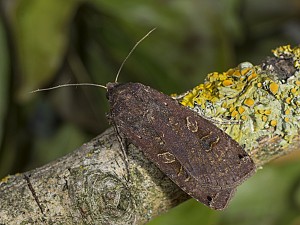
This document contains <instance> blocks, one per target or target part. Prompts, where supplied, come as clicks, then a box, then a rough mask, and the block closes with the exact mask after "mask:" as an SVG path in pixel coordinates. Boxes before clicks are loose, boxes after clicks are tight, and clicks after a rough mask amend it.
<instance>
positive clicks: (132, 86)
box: [107, 83, 255, 210]
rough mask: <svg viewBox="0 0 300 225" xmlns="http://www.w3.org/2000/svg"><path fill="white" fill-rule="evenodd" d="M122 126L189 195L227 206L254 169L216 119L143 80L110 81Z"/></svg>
mask: <svg viewBox="0 0 300 225" xmlns="http://www.w3.org/2000/svg"><path fill="white" fill-rule="evenodd" d="M107 96H108V101H109V105H110V117H111V118H112V120H113V122H114V124H115V125H116V127H117V129H118V131H120V133H121V134H122V135H124V137H126V139H128V140H129V141H130V142H131V143H132V144H134V145H135V146H137V147H138V148H139V149H140V150H141V151H143V153H144V154H145V156H146V157H147V158H148V159H149V160H151V161H152V162H153V163H154V164H155V165H156V166H157V167H158V168H159V169H160V170H161V171H162V172H164V173H165V174H166V175H167V176H168V177H169V178H170V179H171V180H172V181H173V182H174V183H175V184H177V185H178V186H179V187H180V188H181V189H182V190H184V191H185V192H186V193H187V194H189V195H190V196H192V197H193V198H195V199H197V200H198V201H200V202H202V203H204V204H205V205H207V206H209V207H210V208H212V209H219V210H221V209H224V208H225V207H226V206H227V204H228V202H229V200H230V199H231V197H232V195H233V193H234V192H235V190H236V187H237V186H238V185H239V184H241V183H242V182H243V181H244V180H245V179H246V178H248V177H249V176H251V175H252V174H253V173H254V171H255V165H254V163H253V161H252V159H251V158H250V156H249V155H248V154H247V153H246V152H245V151H244V150H243V148H242V147H241V146H240V145H239V144H238V143H237V142H236V141H234V140H233V139H232V138H231V137H230V136H228V135H227V134H226V133H225V132H223V131H222V130H221V129H219V128H218V127H217V126H215V125H214V124H213V123H212V122H210V121H208V120H206V119H204V118H203V117H201V116H200V115H198V114H197V113H196V112H194V111H192V110H190V109H188V108H186V107H184V106H182V105H180V104H179V103H178V102H177V101H176V100H174V99H172V98H171V97H169V96H167V95H165V94H163V93H161V92H159V91H157V90H155V89H153V88H150V87H148V86H145V85H143V84H140V83H125V84H118V83H108V84H107Z"/></svg>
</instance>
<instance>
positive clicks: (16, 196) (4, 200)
mask: <svg viewBox="0 0 300 225" xmlns="http://www.w3.org/2000/svg"><path fill="white" fill-rule="evenodd" d="M296 50H297V49H294V50H291V52H292V53H293V54H294V55H296V53H295V51H296ZM297 51H298V50H297ZM288 53H289V50H286V49H284V51H283V53H282V54H283V57H282V55H280V52H279V53H278V52H277V54H278V56H276V52H275V56H276V57H277V58H271V59H267V60H266V61H265V62H264V63H263V64H262V65H260V66H256V67H253V66H250V67H249V65H250V64H247V65H248V67H243V66H245V64H241V65H240V66H239V67H237V68H235V69H233V71H232V70H229V71H227V72H226V73H223V74H221V75H220V74H219V75H218V76H215V74H214V73H213V74H210V75H208V77H207V80H206V83H205V84H204V86H203V85H202V86H201V85H199V86H197V87H196V88H195V89H194V90H192V91H191V92H188V93H185V94H183V95H181V96H178V97H177V99H178V100H179V101H181V103H182V104H183V105H186V106H187V107H190V108H191V109H192V110H196V111H198V112H199V113H200V114H202V115H203V116H205V117H207V118H208V119H210V120H212V121H213V122H214V123H215V124H216V125H217V126H219V127H221V128H222V129H223V130H225V131H226V132H227V133H228V134H229V135H230V136H231V137H232V138H234V139H235V140H236V141H238V142H239V143H240V144H241V145H242V146H243V147H244V148H245V150H246V151H247V152H248V153H249V155H250V156H251V157H252V158H253V160H254V162H255V164H256V165H257V166H258V167H259V166H262V165H264V164H265V163H267V162H269V161H270V160H272V159H274V158H276V157H279V156H281V155H283V154H286V153H288V152H291V151H294V150H296V149H298V148H299V147H300V146H299V143H300V142H299V125H298V121H299V111H298V110H297V109H298V104H299V99H298V96H299V86H300V81H299V80H300V79H299V72H298V70H299V69H298V68H297V65H296V64H295V62H297V61H296V60H294V59H293V64H291V65H289V64H284V63H287V61H288V60H290V58H285V56H286V55H287V54H288ZM274 60H275V61H274ZM282 60H284V62H282ZM282 63H283V64H284V65H283V66H282ZM287 65H289V66H287ZM245 68H248V69H249V68H250V69H251V70H252V72H251V73H248V72H249V71H250V70H249V71H248V72H247V73H245V74H243V72H245V71H244V69H245ZM274 68H275V69H274ZM293 68H294V70H293ZM237 71H239V73H240V74H238V72H237ZM289 71H292V72H291V73H288V72H289ZM221 78H222V79H221ZM220 79H221V80H220ZM234 79H235V80H234ZM241 83H242V84H243V85H242V88H240V89H239V87H240V86H239V85H237V84H241ZM273 83H275V84H276V85H278V86H276V85H274V84H273ZM214 85H215V86H214ZM234 85H236V86H234ZM229 87H230V89H228V88H229ZM224 88H225V89H226V92H224ZM210 89H211V90H213V91H211V92H210V93H211V95H210V96H209V97H208V95H207V91H210ZM236 90H238V92H237V91H236ZM197 91H198V92H197ZM230 91H231V92H230ZM233 91H235V92H233ZM196 92H197V93H196ZM224 93H226V94H225V95H224ZM228 93H231V95H232V93H233V95H234V96H235V97H234V98H233V97H232V96H231V95H230V96H229V97H228V95H229V94H228ZM217 97H218V98H217ZM202 99H204V101H203V102H201V100H202ZM232 99H233V100H232ZM229 100H230V101H231V103H230V101H229ZM195 101H196V102H197V103H198V104H194V102H195ZM208 101H211V102H210V104H209V106H210V107H209V108H207V107H206V105H205V104H207V102H208ZM219 101H221V102H222V104H221V103H220V104H219ZM224 102H225V103H226V104H227V103H230V104H232V106H230V105H229V106H228V105H226V104H223V103H224ZM239 102H240V105H237V104H238V103H239ZM275 102H276V104H277V102H279V104H278V105H279V106H280V108H279V110H277V109H276V108H275V107H277V105H276V104H275ZM202 103H203V104H202ZM196 106H197V107H196ZM227 106H228V107H227ZM289 107H290V108H289ZM202 109H204V110H202ZM269 109H270V110H271V111H268V110H269ZM209 110H210V111H209ZM222 110H223V111H222ZM288 110H289V111H288ZM287 118H288V119H287ZM240 121H242V122H240ZM127 154H128V162H129V164H128V165H127V166H126V163H125V160H124V157H123V155H122V151H121V149H120V143H119V142H118V139H117V138H116V135H115V132H114V130H113V129H112V128H110V129H108V130H107V131H105V132H104V133H103V134H101V135H100V136H98V137H96V138H95V139H93V140H91V141H90V142H88V143H86V144H84V145H83V146H82V147H80V148H79V149H77V150H75V151H74V152H73V153H71V154H69V155H67V156H65V157H62V158H60V159H58V160H56V161H54V162H52V163H49V164H47V165H45V166H43V167H41V168H38V169H35V170H32V171H29V172H26V173H24V174H16V175H13V176H7V177H5V178H4V179H2V181H1V182H0V224H27V223H34V224H50V223H53V222H54V221H55V223H56V224H143V223H146V222H147V221H149V220H150V219H151V218H153V217H154V216H156V215H159V214H161V213H162V212H165V211H167V210H168V209H170V208H172V207H174V206H176V205H178V204H179V203H181V202H183V201H185V200H186V199H188V198H189V197H188V196H187V195H186V194H185V193H184V192H183V191H181V190H180V189H179V188H178V187H177V186H176V185H175V184H174V183H173V182H171V181H170V180H169V178H168V177H166V176H165V175H164V174H162V173H161V172H160V170H159V169H158V168H157V167H156V166H155V165H154V164H153V163H151V162H149V161H148V160H147V159H146V158H145V157H144V156H143V154H142V153H141V151H139V150H138V149H137V148H136V147H134V146H133V145H129V146H128V152H127Z"/></svg>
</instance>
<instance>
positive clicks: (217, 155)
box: [37, 30, 255, 210]
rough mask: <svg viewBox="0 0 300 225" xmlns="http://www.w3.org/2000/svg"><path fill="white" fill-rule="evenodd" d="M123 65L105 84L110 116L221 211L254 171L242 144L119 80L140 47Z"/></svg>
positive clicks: (161, 97) (165, 99) (159, 96)
mask: <svg viewBox="0 0 300 225" xmlns="http://www.w3.org/2000/svg"><path fill="white" fill-rule="evenodd" d="M152 31H153V30H151V31H150V32H149V33H148V34H147V35H145V36H144V37H143V38H142V39H141V40H140V41H139V42H137V43H136V45H135V46H134V47H133V48H132V50H131V51H130V53H129V54H128V55H127V57H126V58H125V60H124V61H123V63H122V64H121V66H120V69H119V71H118V73H117V76H116V80H115V82H113V83H108V84H107V85H106V86H103V85H98V84H85V83H83V84H66V85H60V86H56V87H53V88H47V89H39V90H37V91H43V90H50V89H54V88H60V87H64V86H78V85H93V86H99V87H104V88H106V89H107V98H108V101H109V105H110V116H109V117H110V119H111V120H112V121H113V124H114V125H115V126H116V129H117V131H118V132H119V133H120V134H121V136H122V137H125V138H126V139H127V140H128V141H129V142H130V143H132V144H133V145H135V146H136V147H138V148H139V149H140V150H141V151H142V152H143V153H144V154H145V156H146V157H147V158H148V159H149V160H150V161H152V162H153V163H154V164H155V165H156V166H157V167H158V168H159V169H160V170H161V171H162V172H163V173H165V174H166V175H167V176H168V177H169V178H170V179H171V180H172V181H173V182H174V183H175V184H177V185H178V186H179V187H180V188H181V189H182V190H183V191H185V192H186V193H187V194H189V195H190V196H192V197H193V198H195V199H196V200H198V201H200V202H202V203H204V204H205V205H207V206H209V207H210V208H212V209H217V210H222V209H224V208H225V207H226V206H227V205H228V202H229V200H230V199H231V197H232V196H233V194H234V192H235V190H236V187H237V186H238V185H239V184H241V183H242V182H243V181H244V180H245V179H246V178H248V177H250V176H251V175H252V174H253V173H254V172H255V164H254V163H253V161H252V159H251V157H250V156H249V155H248V154H247V153H246V151H244V150H243V148H242V147H241V146H240V145H239V144H238V143H237V142H236V141H234V140H233V139H232V138H231V137H230V136H228V135H227V134H226V133H225V132H223V131H222V130H221V129H219V128H218V127H217V126H215V125H214V124H213V123H212V122H210V121H208V120H206V119H204V118H203V117H201V116H200V115H198V114H197V113H196V112H194V111H192V110H190V109H188V108H187V107H184V106H182V105H180V104H179V103H178V102H177V101H176V100H175V99H173V98H171V97H170V96H167V95H165V94H163V93H161V92H159V91H157V90H155V89H153V88H151V87H148V86H145V85H143V84H140V83H124V84H119V83H118V82H117V79H118V75H119V73H120V71H121V68H122V66H123V65H124V63H125V61H126V60H127V58H128V57H129V56H130V54H131V53H132V52H133V50H134V49H135V47H136V46H137V45H138V44H139V43H140V42H141V41H142V40H143V39H145V38H146V37H147V36H148V35H149V34H150V33H151V32H152Z"/></svg>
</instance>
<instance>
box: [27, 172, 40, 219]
mask: <svg viewBox="0 0 300 225" xmlns="http://www.w3.org/2000/svg"><path fill="white" fill-rule="evenodd" d="M24 179H25V180H26V182H27V186H28V188H29V190H30V192H31V194H32V196H33V198H34V200H35V202H36V204H37V205H38V207H39V208H40V210H41V212H42V214H43V215H45V214H44V210H43V208H42V206H41V204H40V201H39V199H38V197H37V195H36V192H35V190H34V188H33V186H32V184H31V182H30V179H29V176H27V175H26V174H24Z"/></svg>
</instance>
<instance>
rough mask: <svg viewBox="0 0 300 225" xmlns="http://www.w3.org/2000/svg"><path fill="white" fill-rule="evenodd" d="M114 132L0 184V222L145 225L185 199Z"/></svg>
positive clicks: (167, 180) (173, 185)
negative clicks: (124, 148) (125, 148)
mask: <svg viewBox="0 0 300 225" xmlns="http://www.w3.org/2000/svg"><path fill="white" fill-rule="evenodd" d="M127 154H128V162H129V163H128V166H126V161H125V160H124V156H123V154H122V151H121V149H120V145H119V142H118V140H117V138H116V135H115V133H114V130H113V129H108V130H107V131H105V132H104V133H103V134H101V135H100V136H98V137H96V138H95V139H93V140H91V141H90V142H88V143H86V144H84V145H83V146H81V147H80V148H78V149H76V150H75V151H74V152H73V153H71V154H69V155H67V156H65V157H63V158H60V159H58V160H56V161H54V162H51V163H49V164H47V165H45V166H43V167H41V168H37V169H35V170H32V171H28V172H26V173H23V174H16V175H13V176H8V177H6V178H4V179H2V181H1V182H0V224H143V223H146V222H147V221H149V220H150V219H151V218H153V217H154V216H156V215H158V214H160V213H162V212H165V211H166V210H168V209H170V208H172V207H173V206H175V205H178V204H179V203H181V202H183V201H185V200H186V199H188V198H189V197H188V196H187V195H186V194H185V193H184V192H183V191H181V190H180V189H179V188H178V187H177V186H176V185H175V184H173V183H172V182H171V181H170V180H169V179H168V178H167V177H166V176H165V175H164V174H162V173H161V172H160V170H159V169H158V168H157V167H156V166H154V165H153V164H152V163H151V162H149V161H148V160H147V159H146V158H144V156H143V154H142V153H141V152H140V151H139V150H138V149H137V148H135V147H134V146H133V145H129V146H128V153H127Z"/></svg>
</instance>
